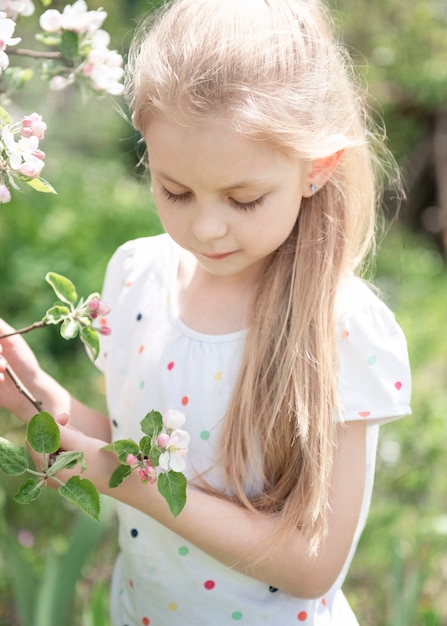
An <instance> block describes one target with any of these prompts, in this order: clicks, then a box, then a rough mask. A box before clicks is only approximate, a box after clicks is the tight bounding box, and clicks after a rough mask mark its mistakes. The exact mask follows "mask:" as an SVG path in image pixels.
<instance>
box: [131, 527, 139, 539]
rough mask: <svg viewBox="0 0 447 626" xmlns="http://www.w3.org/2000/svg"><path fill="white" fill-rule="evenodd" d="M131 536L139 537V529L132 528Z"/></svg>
mask: <svg viewBox="0 0 447 626" xmlns="http://www.w3.org/2000/svg"><path fill="white" fill-rule="evenodd" d="M130 536H131V537H133V538H135V537H138V530H137V529H136V528H132V530H131V531H130Z"/></svg>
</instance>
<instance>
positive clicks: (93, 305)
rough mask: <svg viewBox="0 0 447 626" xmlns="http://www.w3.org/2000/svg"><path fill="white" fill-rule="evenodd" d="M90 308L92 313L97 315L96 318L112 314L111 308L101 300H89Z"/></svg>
mask: <svg viewBox="0 0 447 626" xmlns="http://www.w3.org/2000/svg"><path fill="white" fill-rule="evenodd" d="M88 308H89V309H90V311H91V312H92V313H95V314H96V316H98V315H108V314H109V313H110V307H109V306H108V305H107V304H106V303H105V302H102V300H100V299H99V298H92V299H91V300H89V302H88Z"/></svg>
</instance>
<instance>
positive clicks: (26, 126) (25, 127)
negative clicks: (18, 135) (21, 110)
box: [22, 113, 47, 139]
mask: <svg viewBox="0 0 447 626" xmlns="http://www.w3.org/2000/svg"><path fill="white" fill-rule="evenodd" d="M46 129H47V125H46V124H45V122H44V121H43V120H42V116H41V115H39V114H38V113H31V115H26V116H25V117H24V118H23V120H22V135H24V136H25V137H31V136H32V135H34V137H37V139H43V138H44V137H45V131H46ZM30 131H31V132H30Z"/></svg>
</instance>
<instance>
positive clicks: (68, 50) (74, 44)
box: [61, 30, 79, 59]
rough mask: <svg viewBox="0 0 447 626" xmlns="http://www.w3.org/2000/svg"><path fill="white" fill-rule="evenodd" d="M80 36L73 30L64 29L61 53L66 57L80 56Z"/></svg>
mask: <svg viewBox="0 0 447 626" xmlns="http://www.w3.org/2000/svg"><path fill="white" fill-rule="evenodd" d="M78 47H79V36H78V35H77V33H74V32H73V31H71V30H64V31H63V33H62V40H61V53H62V55H63V56H64V57H65V58H66V59H74V58H76V57H77V56H78Z"/></svg>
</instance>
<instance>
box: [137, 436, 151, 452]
mask: <svg viewBox="0 0 447 626" xmlns="http://www.w3.org/2000/svg"><path fill="white" fill-rule="evenodd" d="M140 450H141V454H142V455H143V456H147V457H149V455H150V453H151V450H152V438H151V437H148V436H146V437H142V438H141V439H140Z"/></svg>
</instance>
